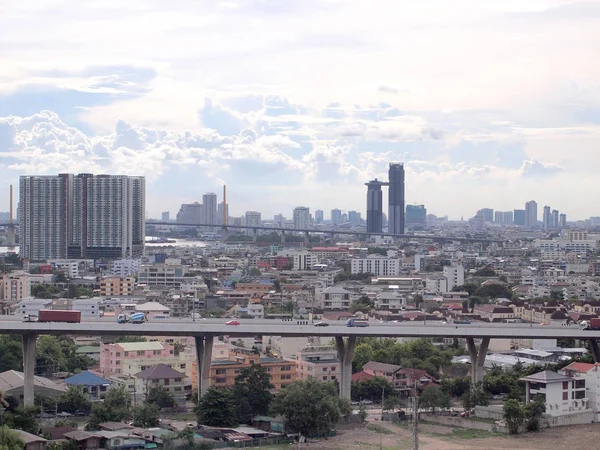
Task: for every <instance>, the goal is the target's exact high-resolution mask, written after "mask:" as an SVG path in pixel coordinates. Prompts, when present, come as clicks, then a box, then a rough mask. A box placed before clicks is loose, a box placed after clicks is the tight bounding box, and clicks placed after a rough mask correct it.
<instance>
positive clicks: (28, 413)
mask: <svg viewBox="0 0 600 450" xmlns="http://www.w3.org/2000/svg"><path fill="white" fill-rule="evenodd" d="M38 412H39V410H38V408H37V406H19V407H18V408H17V409H15V410H14V411H13V412H9V413H5V414H4V423H5V424H6V425H8V426H9V428H17V429H19V430H23V431H27V432H28V433H32V434H37V432H38V431H39V429H40V427H39V425H38V423H37V420H36V419H35V415H36V414H37V413H38Z"/></svg>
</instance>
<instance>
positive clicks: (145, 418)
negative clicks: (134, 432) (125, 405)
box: [132, 403, 160, 428]
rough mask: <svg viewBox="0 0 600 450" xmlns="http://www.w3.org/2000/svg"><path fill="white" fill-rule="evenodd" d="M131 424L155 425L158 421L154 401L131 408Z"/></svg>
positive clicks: (141, 425)
mask: <svg viewBox="0 0 600 450" xmlns="http://www.w3.org/2000/svg"><path fill="white" fill-rule="evenodd" d="M132 415H133V425H134V426H136V427H140V428H151V427H157V426H158V425H159V423H160V420H159V416H160V412H159V408H158V406H157V405H156V404H154V403H146V404H143V405H140V406H136V407H135V408H133V410H132Z"/></svg>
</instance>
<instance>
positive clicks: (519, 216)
mask: <svg viewBox="0 0 600 450" xmlns="http://www.w3.org/2000/svg"><path fill="white" fill-rule="evenodd" d="M513 212H514V214H513V222H514V224H515V225H518V226H521V227H524V226H525V210H524V209H515V210H514V211H513Z"/></svg>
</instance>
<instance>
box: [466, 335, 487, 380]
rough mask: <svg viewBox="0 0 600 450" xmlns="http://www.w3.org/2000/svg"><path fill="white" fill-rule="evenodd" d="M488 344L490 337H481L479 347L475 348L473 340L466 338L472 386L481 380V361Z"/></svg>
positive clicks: (482, 361)
mask: <svg viewBox="0 0 600 450" xmlns="http://www.w3.org/2000/svg"><path fill="white" fill-rule="evenodd" d="M489 345H490V338H483V339H481V345H480V346H479V349H477V346H476V345H475V340H474V339H473V338H467V348H468V350H469V356H470V357H471V384H472V385H473V386H476V385H478V384H479V383H482V382H483V363H485V357H486V355H487V351H488V347H489Z"/></svg>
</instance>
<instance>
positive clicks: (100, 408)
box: [85, 386, 131, 431]
mask: <svg viewBox="0 0 600 450" xmlns="http://www.w3.org/2000/svg"><path fill="white" fill-rule="evenodd" d="M130 405H131V394H130V393H129V391H128V390H127V389H126V388H125V386H119V387H115V386H113V387H111V388H110V389H108V391H106V395H105V397H104V402H102V403H95V404H94V405H93V406H92V415H91V417H90V420H89V421H88V424H87V425H86V427H85V428H86V430H91V431H93V430H97V429H98V426H99V425H100V424H101V423H103V422H122V421H124V420H126V419H128V418H129V417H130V413H129V407H130Z"/></svg>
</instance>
